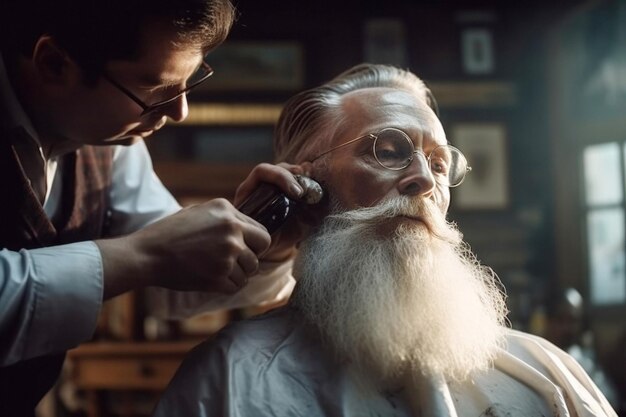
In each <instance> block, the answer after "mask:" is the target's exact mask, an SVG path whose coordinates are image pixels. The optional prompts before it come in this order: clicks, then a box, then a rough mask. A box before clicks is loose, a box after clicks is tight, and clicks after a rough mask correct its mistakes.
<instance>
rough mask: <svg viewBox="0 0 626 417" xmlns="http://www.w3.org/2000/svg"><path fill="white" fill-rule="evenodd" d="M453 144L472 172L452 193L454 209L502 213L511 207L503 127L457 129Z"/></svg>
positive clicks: (483, 125)
mask: <svg viewBox="0 0 626 417" xmlns="http://www.w3.org/2000/svg"><path fill="white" fill-rule="evenodd" d="M451 142H452V144H453V145H454V146H456V147H457V148H459V149H460V150H461V152H463V154H464V155H465V157H466V158H467V160H468V164H469V166H471V167H472V171H471V172H469V173H468V175H467V177H466V178H465V181H464V182H463V184H461V185H460V186H459V187H458V188H455V189H453V191H452V194H453V196H452V205H453V207H456V208H458V209H460V210H502V209H506V208H508V206H509V177H508V157H507V153H508V152H507V151H508V144H507V138H506V129H505V127H504V126H503V125H502V124H499V123H463V124H458V125H456V126H453V128H452V130H451Z"/></svg>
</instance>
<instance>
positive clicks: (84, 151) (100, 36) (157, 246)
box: [0, 0, 304, 416]
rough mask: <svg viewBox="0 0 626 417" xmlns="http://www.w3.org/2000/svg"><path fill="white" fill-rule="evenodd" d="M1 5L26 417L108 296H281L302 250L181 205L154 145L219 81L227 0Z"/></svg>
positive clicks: (4, 254)
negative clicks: (155, 162) (200, 91)
mask: <svg viewBox="0 0 626 417" xmlns="http://www.w3.org/2000/svg"><path fill="white" fill-rule="evenodd" d="M0 7H2V10H0V19H1V20H2V21H1V22H0V23H1V25H0V26H1V29H0V30H1V31H2V33H1V36H0V42H1V43H0V47H1V50H0V52H1V54H0V184H1V186H0V190H1V192H2V194H3V196H2V200H3V202H2V203H1V204H0V415H2V416H9V415H10V416H22V415H33V410H34V407H35V406H36V404H37V403H38V402H39V400H40V398H41V397H42V396H43V395H44V394H45V393H46V392H47V391H48V389H49V388H50V387H51V386H52V385H53V383H54V382H55V380H56V378H57V377H58V374H59V372H60V368H61V364H62V362H63V358H64V354H65V351H66V350H68V349H70V348H72V347H75V346H77V345H78V344H79V343H81V342H84V341H86V340H89V338H90V337H91V336H92V334H93V332H94V329H95V326H96V320H97V316H98V313H99V311H100V309H101V305H102V301H103V300H107V299H109V298H111V297H114V296H116V295H118V294H122V293H124V292H127V291H130V290H135V289H141V288H146V287H153V286H156V287H162V288H165V289H168V290H197V291H202V292H204V294H202V295H201V296H199V297H200V298H202V299H204V300H208V301H207V302H208V304H205V307H206V306H208V308H232V307H236V306H238V305H243V304H245V303H253V302H261V301H264V300H265V301H266V300H275V299H277V298H280V297H285V296H287V295H288V294H289V292H290V290H291V287H292V286H293V283H292V279H291V278H290V276H289V274H288V269H289V268H288V267H285V265H286V264H285V262H284V261H286V260H288V258H289V256H290V254H291V249H292V248H291V247H292V243H291V242H290V241H286V240H284V239H283V240H282V241H281V242H274V243H275V246H272V247H270V244H271V239H270V235H269V234H268V232H267V230H266V229H265V228H264V227H263V226H262V225H260V224H259V223H257V222H256V221H255V220H253V219H251V218H249V217H247V216H245V215H243V214H242V213H240V212H239V211H238V210H237V209H235V207H234V206H233V205H232V204H231V203H230V202H228V201H227V200H225V199H215V200H211V201H208V202H206V203H203V204H198V205H196V206H193V207H190V208H185V209H181V207H180V206H179V205H178V203H177V202H176V201H175V200H174V198H173V197H172V196H171V194H170V193H169V192H168V191H167V190H166V189H165V188H164V186H163V185H162V183H161V182H160V181H159V179H158V178H157V176H156V175H155V173H154V171H153V168H152V164H151V160H150V157H149V155H148V152H147V149H146V146H145V144H144V142H143V140H144V139H146V138H147V137H149V136H150V135H152V134H153V133H154V132H156V131H157V130H159V129H160V128H161V127H163V126H164V125H165V123H166V121H167V120H168V119H169V120H172V121H174V122H180V121H182V120H184V119H185V118H186V117H187V113H188V105H187V97H186V96H187V93H189V92H190V91H191V90H192V89H193V88H195V87H197V86H198V85H200V84H201V83H203V82H210V78H209V77H210V76H211V74H212V72H213V71H212V69H211V68H210V66H209V64H208V62H207V60H205V57H206V55H207V54H208V53H209V52H210V51H211V50H212V49H214V48H215V47H217V46H218V45H219V44H220V43H222V42H223V40H224V39H225V38H226V36H227V35H228V33H229V31H230V28H231V25H232V23H233V20H234V16H235V11H234V8H233V6H232V5H231V4H230V2H229V1H228V0H177V1H167V0H106V1H104V0H93V1H84V0H59V1H54V2H50V1H48V0H33V1H23V0H3V4H2V6H0ZM209 57H210V56H209ZM302 173H303V172H302V170H301V169H300V168H298V167H295V166H287V165H283V166H275V165H270V164H261V165H259V166H257V167H256V168H255V169H254V170H253V171H252V173H251V174H250V176H249V177H248V178H247V179H246V180H245V181H244V182H243V183H242V185H241V186H240V188H239V192H238V194H237V199H238V200H239V201H241V200H243V199H244V198H245V197H246V195H248V194H249V193H250V192H251V191H252V190H253V189H254V188H255V187H256V186H257V185H258V184H259V183H260V182H269V183H273V184H275V185H276V186H277V187H279V188H280V189H281V190H283V191H284V192H285V193H286V194H287V195H289V196H290V197H291V198H295V199H297V198H299V197H300V196H301V195H302V194H303V193H304V190H303V188H302V186H301V185H300V184H299V183H298V182H297V181H296V179H295V178H294V176H293V175H292V174H302ZM198 180H199V181H203V180H216V181H217V180H220V179H219V178H212V179H204V178H199V179H198ZM276 244H280V250H279V249H277V248H278V246H276ZM257 277H259V278H258V279H259V281H258V282H257V284H256V285H255V286H253V285H247V284H248V281H253V280H255V279H256V278H257ZM197 297H198V296H197Z"/></svg>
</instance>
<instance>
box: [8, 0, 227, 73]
mask: <svg viewBox="0 0 626 417" xmlns="http://www.w3.org/2000/svg"><path fill="white" fill-rule="evenodd" d="M0 2H1V3H2V6H0V7H1V8H0V26H1V27H0V31H1V33H0V35H1V36H0V50H1V51H2V54H3V56H4V57H5V59H8V60H11V59H15V58H16V57H17V56H18V55H23V56H26V57H28V56H30V55H31V54H32V52H33V48H34V46H35V44H36V42H37V40H38V39H39V38H40V37H41V36H42V35H50V36H52V37H53V38H54V39H55V40H56V41H57V42H58V44H59V45H60V46H61V47H62V48H64V49H65V50H66V51H67V52H68V54H69V55H70V56H71V57H72V59H74V60H76V62H77V63H78V64H79V65H81V67H82V68H83V70H84V71H85V75H86V77H87V79H91V80H93V79H95V78H97V77H98V76H99V75H100V74H101V72H102V70H103V68H104V66H105V64H106V63H107V61H110V60H114V59H122V60H124V59H126V60H132V59H134V58H136V57H138V55H139V54H140V53H141V51H139V44H140V43H139V41H140V35H141V29H142V28H143V26H144V25H145V23H146V22H148V21H151V20H155V21H160V22H163V23H165V24H166V25H169V26H171V28H172V30H173V31H174V33H176V37H177V38H176V39H174V40H175V41H176V42H178V43H180V44H183V45H194V46H196V45H197V46H198V47H199V48H201V49H202V50H203V51H204V52H205V53H206V52H209V51H210V50H212V49H213V48H215V47H217V46H218V45H219V44H221V43H222V42H223V41H224V40H225V39H226V36H227V35H228V32H229V31H230V28H231V26H232V23H233V21H234V18H235V9H234V7H233V6H232V4H231V3H230V1H229V0H1V1H0Z"/></svg>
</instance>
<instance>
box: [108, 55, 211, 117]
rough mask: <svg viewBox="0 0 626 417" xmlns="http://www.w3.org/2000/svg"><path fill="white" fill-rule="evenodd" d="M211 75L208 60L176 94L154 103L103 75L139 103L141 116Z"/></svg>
mask: <svg viewBox="0 0 626 417" xmlns="http://www.w3.org/2000/svg"><path fill="white" fill-rule="evenodd" d="M211 75H213V69H212V68H211V67H210V66H209V64H207V63H206V62H202V64H201V65H200V68H198V70H197V71H196V72H195V73H194V74H193V75H192V76H191V77H189V78H188V79H187V86H186V87H185V88H184V89H182V90H180V91H178V92H177V93H176V94H174V95H172V96H171V97H169V98H167V99H164V100H159V101H157V102H155V103H152V104H147V103H145V102H144V101H143V100H141V99H140V98H139V97H137V96H136V95H135V94H133V93H132V92H131V91H130V90H129V89H128V88H126V87H124V86H123V85H122V84H121V83H119V82H118V81H116V80H115V79H114V78H112V77H111V76H110V75H108V74H106V73H104V74H103V75H102V77H103V78H104V79H105V80H107V81H108V82H110V83H111V84H112V85H113V86H115V87H116V88H117V89H118V90H120V91H121V92H122V93H124V94H126V96H128V98H130V99H131V100H132V101H134V102H135V103H137V104H138V105H139V106H140V107H141V108H142V110H143V111H142V112H141V116H143V115H145V114H148V113H151V112H153V111H155V110H158V109H161V108H163V107H164V106H167V105H168V104H170V103H172V102H174V101H176V100H177V99H178V98H179V97H180V96H182V95H184V94H187V93H189V91H191V90H192V89H194V88H195V87H197V86H198V85H200V84H202V83H203V82H204V81H206V80H207V79H208V78H209V77H210V76H211Z"/></svg>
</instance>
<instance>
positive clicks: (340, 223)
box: [292, 197, 507, 383]
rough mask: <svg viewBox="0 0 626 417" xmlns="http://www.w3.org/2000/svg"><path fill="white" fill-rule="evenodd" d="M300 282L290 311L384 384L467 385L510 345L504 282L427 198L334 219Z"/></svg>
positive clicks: (306, 258)
mask: <svg viewBox="0 0 626 417" xmlns="http://www.w3.org/2000/svg"><path fill="white" fill-rule="evenodd" d="M398 216H411V217H413V218H415V217H419V218H420V219H421V220H422V221H423V223H420V222H415V221H414V220H408V219H407V218H406V217H398ZM294 275H295V276H296V278H297V279H298V286H297V289H296V292H295V294H294V296H293V298H292V303H293V305H295V306H296V307H297V308H298V309H300V311H301V312H302V313H303V314H304V316H305V318H306V319H307V320H309V321H310V322H312V323H313V324H314V325H316V327H318V328H319V330H320V332H321V334H322V337H323V339H324V341H325V342H326V343H328V345H329V346H330V347H331V349H332V350H333V351H334V352H335V353H336V354H337V355H338V357H339V359H340V360H344V361H348V362H350V363H351V365H352V366H353V367H354V368H355V369H356V370H358V371H361V373H363V372H365V374H367V375H370V377H371V376H372V374H373V375H374V378H373V379H374V380H376V381H379V382H381V383H386V382H391V381H394V380H396V379H397V378H398V377H401V376H403V375H404V376H406V375H407V373H409V375H415V372H419V373H421V374H422V375H442V376H444V377H445V378H447V379H450V380H463V379H466V378H468V377H470V376H471V374H472V373H474V372H476V371H480V370H486V369H488V368H489V367H490V365H491V362H492V360H493V358H494V356H495V355H496V353H497V351H498V349H499V347H501V346H502V344H503V335H504V327H503V325H504V322H505V317H506V312H507V311H506V305H505V297H504V295H503V293H502V291H501V289H500V288H501V287H500V286H499V281H498V280H497V278H496V277H495V274H494V273H493V271H492V270H491V269H489V268H487V267H484V266H482V265H480V264H479V263H478V261H477V260H476V258H475V257H474V255H473V254H472V253H471V252H470V251H469V248H468V247H467V245H465V244H464V243H463V241H462V235H461V234H460V232H459V231H458V230H457V229H456V227H455V226H454V225H452V224H449V223H447V222H446V220H445V218H444V216H443V214H442V213H441V211H440V210H439V209H438V208H437V207H436V206H435V205H434V203H432V202H431V201H430V200H425V199H420V200H419V201H417V199H415V198H412V199H409V198H404V197H403V198H398V199H395V200H391V201H387V202H385V203H382V204H381V205H379V206H376V207H370V208H364V209H358V210H353V211H349V212H343V213H339V214H335V215H332V216H329V217H328V218H327V219H326V220H325V221H324V224H323V225H322V227H321V228H320V230H319V231H318V232H317V233H316V234H314V235H313V236H311V237H310V238H309V239H307V240H306V241H305V242H303V244H302V245H301V247H300V252H299V255H298V257H297V258H296V263H295V267H294Z"/></svg>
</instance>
